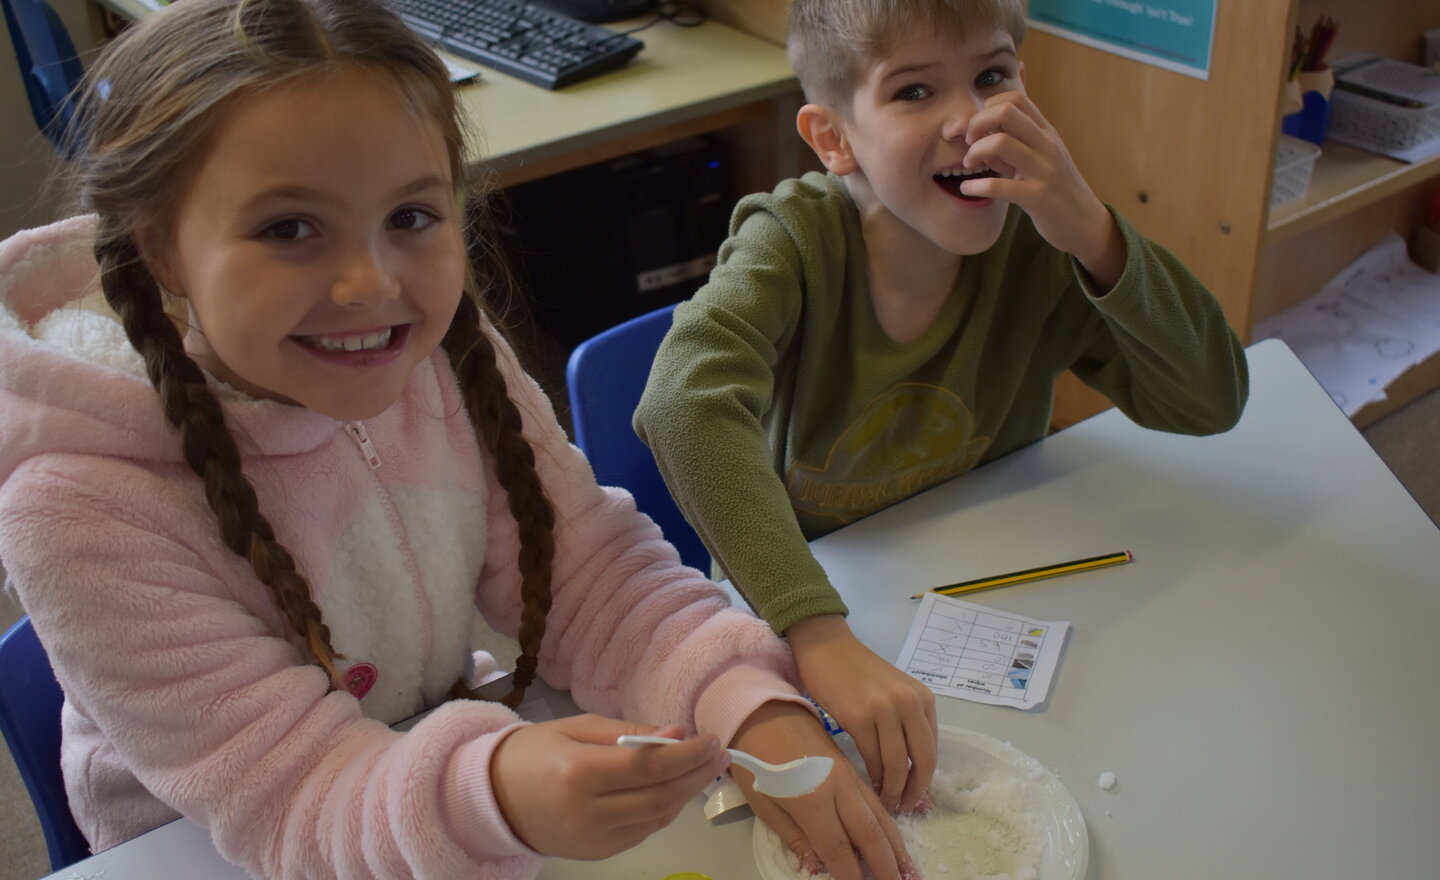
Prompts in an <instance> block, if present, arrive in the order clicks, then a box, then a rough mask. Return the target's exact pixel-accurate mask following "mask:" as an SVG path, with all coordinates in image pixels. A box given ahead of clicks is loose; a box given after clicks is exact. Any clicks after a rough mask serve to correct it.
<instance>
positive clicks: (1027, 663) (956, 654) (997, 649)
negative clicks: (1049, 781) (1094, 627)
mask: <svg viewBox="0 0 1440 880" xmlns="http://www.w3.org/2000/svg"><path fill="white" fill-rule="evenodd" d="M1069 628H1070V623H1069V622H1068V621H1047V620H1032V619H1030V618H1028V617H1021V616H1019V615H1018V614H1009V613H1007V612H1004V611H996V610H995V609H993V608H985V607H983V606H980V605H974V604H971V603H970V602H965V601H962V600H960V599H952V598H950V597H949V596H942V595H940V594H938V593H926V594H925V596H924V598H922V599H921V600H920V610H919V611H917V612H916V613H915V622H914V623H912V624H911V625H910V634H909V635H908V636H906V638H905V647H903V648H901V649H900V659H899V660H896V661H895V665H896V666H898V667H900V668H901V669H903V670H905V671H906V672H908V673H910V674H911V675H913V676H915V677H916V678H917V679H919V680H920V681H922V682H924V683H925V684H926V685H927V686H928V687H929V688H930V690H932V691H934V692H935V693H937V694H942V695H944V696H947V697H959V698H960V699H962V700H974V701H975V702H977V703H989V704H991V705H994V706H1013V707H1015V708H1016V709H1033V708H1035V707H1036V706H1039V705H1040V704H1041V703H1044V702H1045V698H1046V696H1047V695H1048V694H1049V692H1050V680H1051V679H1052V678H1054V676H1055V667H1056V665H1057V664H1058V663H1059V662H1060V648H1061V647H1062V646H1063V645H1064V643H1065V632H1066V630H1068V629H1069Z"/></svg>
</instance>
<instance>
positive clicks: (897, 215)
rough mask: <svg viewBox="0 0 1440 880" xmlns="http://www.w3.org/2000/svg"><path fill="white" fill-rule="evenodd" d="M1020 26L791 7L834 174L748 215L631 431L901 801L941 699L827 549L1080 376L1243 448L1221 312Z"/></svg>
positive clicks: (1020, 17) (934, 4)
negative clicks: (1029, 60)
mask: <svg viewBox="0 0 1440 880" xmlns="http://www.w3.org/2000/svg"><path fill="white" fill-rule="evenodd" d="M898 10H903V15H899V14H897V11H898ZM1024 27H1025V18H1024V10H1023V7H1022V5H1021V3H1020V0H907V2H906V3H904V4H897V3H894V2H893V0H795V2H794V4H793V6H792V8H791V13H790V29H789V34H790V36H789V47H788V48H789V53H790V59H791V63H792V65H793V66H794V68H795V71H796V74H797V75H798V76H799V78H800V82H801V84H802V86H803V87H804V89H805V95H806V99H807V100H808V101H809V103H807V104H806V105H805V106H804V107H802V108H801V109H800V111H799V114H798V118H797V127H798V129H799V132H800V135H801V137H803V138H804V139H805V141H806V142H807V143H808V144H809V145H810V146H811V147H812V148H813V149H814V150H815V153H816V155H817V156H819V158H820V161H821V162H822V163H823V164H824V166H825V168H826V169H827V170H828V172H829V173H828V174H820V173H811V174H807V175H805V176H804V177H802V178H800V179H798V180H791V181H786V182H784V183H782V184H781V185H780V186H779V187H778V188H776V189H775V191H774V192H772V193H765V194H759V195H754V196H749V197H747V198H745V199H743V200H742V201H741V202H740V203H739V205H738V206H737V207H736V209H735V213H734V216H733V218H732V220H731V226H730V238H729V239H728V240H727V241H726V242H725V244H724V245H723V246H722V248H721V251H720V258H719V264H718V265H717V266H716V268H715V270H714V272H713V273H712V274H711V276H710V280H709V282H708V284H707V285H706V286H705V287H704V288H702V289H701V290H700V291H699V292H698V293H696V295H695V296H694V298H693V299H692V300H690V301H689V302H687V303H682V304H681V305H680V306H679V307H678V308H677V309H676V312H675V320H674V326H673V327H672V328H671V330H670V332H669V334H668V336H667V337H666V339H665V342H664V344H663V345H662V346H661V348H660V352H659V354H658V356H657V358H656V361H655V365H654V368H653V370H652V372H651V374H650V381H649V385H648V386H647V388H646V391H645V395H644V397H643V399H642V400H641V403H640V407H639V409H638V410H637V411H636V414H635V427H636V430H637V431H638V432H639V434H640V436H641V437H642V439H644V440H645V442H646V443H648V444H649V445H650V447H651V448H652V450H653V451H654V453H655V457H656V460H657V461H658V463H659V466H660V469H661V471H662V472H663V473H664V475H665V479H666V481H667V482H668V484H669V487H670V490H671V492H672V493H673V494H674V496H675V498H676V500H677V502H678V503H679V505H680V507H681V509H682V510H683V511H684V513H685V516H686V518H687V519H688V520H689V521H690V523H691V524H692V525H693V526H694V527H695V529H696V530H697V531H698V532H699V534H700V536H701V538H703V539H704V541H705V543H706V545H707V546H708V547H709V548H710V551H711V553H712V554H714V556H715V560H716V562H717V564H718V566H719V567H720V569H722V570H723V573H724V574H725V575H726V576H728V577H729V578H730V579H731V581H732V582H733V583H734V585H735V586H736V588H737V589H738V590H739V591H740V592H741V593H742V594H743V595H744V596H745V597H746V599H747V600H748V601H749V602H750V603H751V605H752V606H753V607H754V608H755V610H756V612H757V613H758V614H760V616H762V617H763V618H765V619H766V620H767V621H768V622H769V623H770V624H771V625H772V626H773V627H774V628H775V629H776V631H777V632H780V633H782V634H784V635H785V636H786V638H787V639H788V640H789V642H790V645H791V647H792V648H793V650H794V653H795V658H796V662H797V663H798V665H799V670H800V675H801V678H802V680H803V681H804V683H805V685H806V687H807V688H808V689H809V691H810V693H811V695H812V696H813V697H814V698H815V699H816V700H818V701H819V702H820V703H821V704H822V705H824V706H825V707H826V708H827V709H828V710H829V711H830V712H831V713H832V714H833V715H834V716H835V717H836V718H837V719H838V720H839V721H840V723H841V724H842V725H844V727H845V728H846V729H847V730H848V731H849V732H850V733H851V734H852V735H853V736H854V738H855V740H856V743H857V744H858V746H859V748H860V752H861V754H862V755H863V756H864V758H865V762H866V765H867V768H868V770H869V772H870V774H871V777H872V779H873V780H875V782H876V784H877V790H878V791H879V793H880V795H881V800H882V801H883V802H884V803H885V804H886V806H888V807H889V808H891V809H892V810H896V809H898V810H900V811H909V810H913V809H915V808H916V807H917V806H919V805H921V804H922V803H923V801H924V798H925V795H926V792H927V790H928V786H929V782H930V776H931V773H932V772H933V770H934V767H935V749H936V728H935V711H934V697H933V695H932V694H931V693H930V692H929V691H928V690H927V689H926V688H925V687H924V686H923V685H921V684H920V683H919V682H917V681H915V680H914V679H912V678H910V677H909V676H907V675H905V674H904V673H902V672H901V671H899V670H898V669H896V668H895V667H894V666H892V665H891V664H890V663H889V662H887V661H886V660H884V659H882V658H880V657H878V656H876V655H875V654H874V653H872V652H871V651H869V649H867V648H866V647H865V646H863V645H861V644H860V643H859V641H858V640H856V638H855V637H854V635H853V634H852V633H851V632H850V629H849V627H848V625H847V624H846V622H845V617H844V615H845V613H846V608H845V605H844V603H843V602H842V601H841V600H840V597H839V595H838V594H837V593H836V591H835V589H834V587H833V586H831V584H830V582H829V580H828V579H827V578H826V576H825V572H824V571H823V570H822V569H821V568H820V566H819V564H818V563H817V562H816V561H815V559H814V557H813V556H812V555H811V553H810V550H809V547H808V544H807V542H808V541H809V540H811V539H814V538H817V537H819V536H820V535H823V534H825V533H826V532H829V531H831V530H833V529H835V528H838V527H839V526H842V525H844V524H846V523H848V522H852V521H854V520H856V519H858V518H860V517H863V516H865V515H867V514H869V513H872V512H874V511H876V510H879V509H881V508H882V507H885V506H887V505H889V504H893V503H894V502H896V501H899V500H901V499H903V498H905V497H908V496H910V495H913V494H915V493H917V492H920V491H922V490H924V489H926V488H928V487H930V486H933V485H935V484H936V483H938V482H940V481H942V480H946V479H949V478H951V477H954V476H956V475H958V474H962V473H964V472H965V471H968V470H970V469H971V468H973V467H975V466H976V465H978V464H982V463H984V462H986V461H988V460H990V459H993V458H996V457H998V456H1001V455H1004V454H1006V453H1008V452H1011V451H1013V450H1015V449H1018V448H1020V447H1021V446H1024V445H1026V444H1028V443H1031V442H1033V441H1035V440H1038V439H1040V438H1041V437H1043V436H1044V435H1045V433H1046V430H1047V428H1048V425H1049V420H1050V410H1051V403H1052V393H1053V392H1052V388H1053V383H1054V381H1055V379H1056V377H1058V376H1059V375H1060V374H1062V373H1063V372H1065V371H1066V370H1071V371H1073V372H1075V373H1076V374H1077V375H1078V376H1079V377H1080V378H1081V379H1082V380H1084V381H1085V382H1086V383H1087V384H1088V385H1090V386H1091V387H1093V388H1095V389H1097V390H1099V391H1100V392H1101V393H1103V394H1105V395H1106V396H1107V397H1108V398H1109V399H1110V400H1112V401H1114V402H1115V404H1116V405H1117V406H1119V407H1120V409H1121V410H1123V411H1124V412H1125V414H1126V415H1128V416H1129V417H1130V418H1131V419H1133V420H1134V421H1136V422H1137V423H1139V424H1141V425H1144V426H1146V427H1149V428H1154V429H1157V430H1162V431H1173V432H1180V433H1188V434H1208V433H1215V432H1220V431H1225V430H1228V429H1229V428H1230V427H1231V426H1233V425H1234V424H1235V422H1236V420H1237V419H1238V418H1239V416H1240V412H1241V410H1242V408H1243V407H1244V403H1245V399H1246V396H1247V394H1248V378H1247V372H1246V367H1245V355H1244V351H1243V349H1242V347H1241V345H1240V342H1239V340H1238V339H1237V338H1236V337H1235V334H1234V333H1233V332H1232V331H1231V330H1230V328H1229V326H1228V325H1227V324H1226V321H1225V317H1224V315H1223V314H1222V313H1221V310H1220V307H1219V304H1218V303H1217V302H1216V301H1215V299H1214V297H1212V296H1211V295H1210V293H1209V292H1208V291H1207V290H1206V289H1205V288H1204V287H1203V286H1202V285H1201V284H1200V282H1199V281H1198V280H1196V279H1195V277H1194V276H1193V275H1191V273H1190V272H1189V271H1188V270H1187V269H1186V268H1185V267H1184V266H1183V265H1182V264H1181V263H1180V261H1179V260H1177V259H1176V258H1175V257H1174V256H1173V255H1172V254H1170V253H1169V252H1168V251H1166V250H1165V249H1164V248H1162V247H1160V246H1159V245H1157V244H1155V243H1154V242H1151V241H1149V240H1147V239H1146V238H1145V237H1144V236H1142V235H1140V234H1139V233H1138V232H1137V231H1136V230H1135V229H1134V228H1133V227H1132V226H1131V225H1130V224H1129V223H1128V222H1127V221H1126V220H1125V219H1124V218H1123V217H1121V216H1120V215H1119V214H1118V213H1117V212H1116V211H1115V210H1114V209H1113V208H1109V207H1107V206H1106V205H1104V204H1102V203H1101V202H1100V200H1099V199H1098V198H1097V197H1096V196H1095V194H1094V192H1093V191H1092V190H1091V189H1090V187H1089V186H1088V185H1087V184H1086V182H1085V180H1084V178H1083V177H1082V176H1081V174H1080V172H1079V171H1078V170H1077V168H1076V167H1075V164H1074V162H1073V161H1072V160H1071V158H1070V155H1069V153H1068V152H1067V151H1066V149H1065V145H1064V144H1063V142H1062V141H1061V139H1060V137H1059V135H1058V134H1057V133H1056V132H1055V130H1054V129H1053V128H1052V127H1051V126H1050V125H1049V123H1047V122H1046V120H1045V117H1044V116H1043V115H1042V114H1041V112H1040V110H1039V109H1038V108H1037V107H1036V106H1035V105H1034V103H1032V102H1031V101H1030V99H1029V98H1027V97H1026V94H1025V69H1024V65H1023V64H1021V63H1020V61H1019V59H1018V57H1017V55H1016V50H1017V47H1018V45H1019V43H1020V41H1021V39H1022V38H1023V35H1024ZM956 538H957V540H963V536H959V535H957V536H956ZM879 586H882V585H877V588H878V587H879ZM914 587H915V585H914V584H908V585H904V591H905V592H904V595H909V592H911V591H913V589H914ZM899 595H900V594H899V593H897V596H899Z"/></svg>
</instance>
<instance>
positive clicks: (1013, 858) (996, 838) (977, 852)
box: [797, 769, 1044, 880]
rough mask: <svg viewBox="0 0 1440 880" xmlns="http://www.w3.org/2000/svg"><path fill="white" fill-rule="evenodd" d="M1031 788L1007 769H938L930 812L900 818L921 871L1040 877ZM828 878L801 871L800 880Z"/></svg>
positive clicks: (929, 875) (940, 878) (952, 879)
mask: <svg viewBox="0 0 1440 880" xmlns="http://www.w3.org/2000/svg"><path fill="white" fill-rule="evenodd" d="M1028 788H1029V786H1028V785H1027V784H1026V783H1025V781H1024V780H1021V779H1019V778H1017V777H1016V776H1014V775H1012V774H1010V773H1006V772H1003V771H990V772H988V773H977V772H966V771H965V770H943V769H942V770H940V771H938V772H936V774H935V779H934V782H933V783H932V785H931V787H930V794H931V800H932V803H933V806H931V808H930V811H929V812H928V813H927V814H926V815H924V816H901V817H899V818H897V819H896V820H895V821H896V824H897V825H899V826H900V833H901V835H902V836H903V837H904V838H905V847H906V849H908V850H909V851H910V857H911V858H912V859H913V860H914V861H915V867H916V868H917V869H918V870H919V872H920V875H921V876H922V877H924V878H925V880H1036V878H1037V877H1038V876H1039V870H1040V859H1041V855H1042V852H1043V848H1044V835H1043V833H1042V831H1041V829H1040V824H1039V822H1037V821H1036V818H1035V814H1034V811H1033V808H1032V807H1031V805H1030V803H1029V797H1028ZM829 876H830V875H829V874H811V873H810V872H809V871H804V870H802V871H800V872H799V873H798V874H797V877H798V878H799V880H818V878H828V877H829ZM866 876H867V877H869V873H868V872H867V874H866Z"/></svg>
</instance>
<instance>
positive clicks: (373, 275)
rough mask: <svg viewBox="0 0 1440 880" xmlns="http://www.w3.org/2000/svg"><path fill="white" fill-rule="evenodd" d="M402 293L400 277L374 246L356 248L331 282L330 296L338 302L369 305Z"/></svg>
mask: <svg viewBox="0 0 1440 880" xmlns="http://www.w3.org/2000/svg"><path fill="white" fill-rule="evenodd" d="M399 295H400V281H399V279H398V278H397V277H396V276H395V273H394V272H393V271H392V270H391V269H390V267H389V266H388V265H386V262H385V259H384V255H383V253H381V252H379V251H377V250H376V249H375V248H373V247H369V246H365V247H357V248H355V249H353V250H352V251H351V252H350V253H349V254H348V255H347V256H346V258H345V260H344V261H343V263H342V264H341V266H340V271H339V274H338V275H337V276H336V278H335V281H334V282H333V283H332V284H331V285H330V299H331V300H332V301H333V302H334V303H335V304H336V305H339V306H353V305H360V306H369V305H375V304H377V303H380V302H384V301H385V300H387V299H394V298H395V297H397V296H399Z"/></svg>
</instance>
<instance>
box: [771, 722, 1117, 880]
mask: <svg viewBox="0 0 1440 880" xmlns="http://www.w3.org/2000/svg"><path fill="white" fill-rule="evenodd" d="M840 739H842V740H848V739H849V738H848V737H841V738H840ZM853 748H854V747H853V744H850V745H849V746H848V747H847V748H845V749H844V750H845V751H846V752H847V753H849V754H851V756H852V758H857V756H855V755H854V752H853ZM857 760H858V759H857ZM939 764H940V768H941V769H942V770H945V769H950V770H964V771H965V772H966V773H967V774H975V775H984V776H989V775H991V774H1000V775H1001V778H1007V777H1008V778H1013V779H1017V780H1019V781H1020V782H1021V783H1023V784H1024V787H1025V792H1026V803H1027V805H1028V806H1029V808H1030V809H1031V811H1032V814H1033V816H1034V818H1035V823H1036V825H1037V826H1038V827H1039V829H1040V832H1041V835H1042V837H1043V842H1042V848H1041V856H1040V872H1039V880H1080V878H1082V877H1084V876H1085V869H1086V866H1087V865H1088V863H1089V861H1090V838H1089V836H1088V834H1087V832H1086V830H1085V818H1084V817H1083V816H1081V815H1080V806H1079V804H1077V803H1075V798H1074V797H1072V796H1071V795H1070V792H1069V791H1068V790H1066V788H1065V786H1063V785H1061V784H1060V780H1059V779H1058V778H1056V776H1055V774H1054V773H1051V772H1050V771H1049V770H1048V769H1047V768H1046V767H1045V766H1044V765H1043V764H1041V763H1040V762H1039V761H1036V760H1035V759H1034V758H1032V757H1030V756H1029V755H1026V754H1025V753H1024V752H1022V751H1020V750H1019V749H1017V748H1015V747H1014V746H1011V745H1010V744H1008V743H1004V742H1001V741H1000V740H998V739H995V738H994V737H990V736H986V735H985V734H983V733H977V732H975V731H973V730H964V729H962V728H958V727H947V726H945V725H943V724H942V725H941V726H940V749H939ZM754 848H755V864H756V866H757V867H758V868H759V869H760V876H761V877H762V878H763V880H796V878H797V877H798V876H799V871H800V863H799V861H798V860H797V859H796V858H795V856H794V854H793V853H791V852H790V849H789V847H787V846H785V845H784V843H782V842H781V840H780V838H779V837H778V836H777V835H776V834H775V832H773V831H771V830H770V828H769V826H767V825H765V823H763V822H759V821H757V822H755V834H754Z"/></svg>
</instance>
